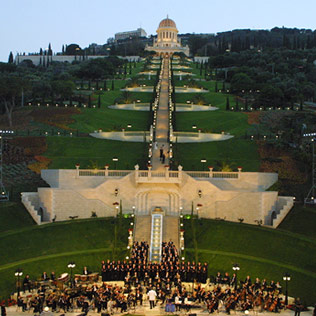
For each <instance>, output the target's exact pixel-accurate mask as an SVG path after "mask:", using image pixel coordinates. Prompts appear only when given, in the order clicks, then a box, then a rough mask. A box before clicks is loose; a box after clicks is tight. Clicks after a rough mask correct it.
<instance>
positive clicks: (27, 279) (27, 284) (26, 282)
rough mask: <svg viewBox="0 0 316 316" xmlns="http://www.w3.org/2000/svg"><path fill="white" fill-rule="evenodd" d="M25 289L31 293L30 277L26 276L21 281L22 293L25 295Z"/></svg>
mask: <svg viewBox="0 0 316 316" xmlns="http://www.w3.org/2000/svg"><path fill="white" fill-rule="evenodd" d="M25 289H28V291H29V292H31V280H30V276H29V275H28V274H27V275H26V276H25V278H24V280H23V292H24V293H25Z"/></svg>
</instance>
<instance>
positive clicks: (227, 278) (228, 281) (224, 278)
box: [223, 272, 230, 285]
mask: <svg viewBox="0 0 316 316" xmlns="http://www.w3.org/2000/svg"><path fill="white" fill-rule="evenodd" d="M223 284H227V285H228V284H230V277H229V274H228V272H225V275H224V277H223Z"/></svg>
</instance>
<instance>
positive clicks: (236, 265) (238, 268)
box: [233, 263, 240, 289]
mask: <svg viewBox="0 0 316 316" xmlns="http://www.w3.org/2000/svg"><path fill="white" fill-rule="evenodd" d="M233 270H234V271H235V273H236V280H235V289H237V277H238V271H239V270H240V267H239V264H238V263H234V265H233Z"/></svg>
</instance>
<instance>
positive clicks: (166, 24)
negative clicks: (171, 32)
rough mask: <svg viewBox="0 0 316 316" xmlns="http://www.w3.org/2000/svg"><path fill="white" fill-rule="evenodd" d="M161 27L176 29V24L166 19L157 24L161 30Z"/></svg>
mask: <svg viewBox="0 0 316 316" xmlns="http://www.w3.org/2000/svg"><path fill="white" fill-rule="evenodd" d="M163 27H174V28H177V26H176V23H175V22H174V21H173V20H171V19H169V18H168V17H167V18H166V19H163V20H162V21H161V22H160V23H159V28H163Z"/></svg>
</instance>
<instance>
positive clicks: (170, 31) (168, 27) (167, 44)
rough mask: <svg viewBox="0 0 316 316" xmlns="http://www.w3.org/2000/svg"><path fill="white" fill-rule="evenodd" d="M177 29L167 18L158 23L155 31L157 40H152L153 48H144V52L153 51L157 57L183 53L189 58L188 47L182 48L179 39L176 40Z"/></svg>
mask: <svg viewBox="0 0 316 316" xmlns="http://www.w3.org/2000/svg"><path fill="white" fill-rule="evenodd" d="M178 32H179V31H178V29H177V26H176V23H175V22H174V21H173V20H171V19H169V17H167V18H166V19H163V20H162V21H161V22H160V23H159V27H158V29H157V39H155V40H154V43H153V46H146V48H145V50H147V51H155V52H156V53H158V54H159V55H168V56H170V55H172V54H174V53H176V52H177V53H184V54H185V55H186V56H189V54H190V50H189V46H185V47H183V46H182V45H181V39H180V38H178Z"/></svg>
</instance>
